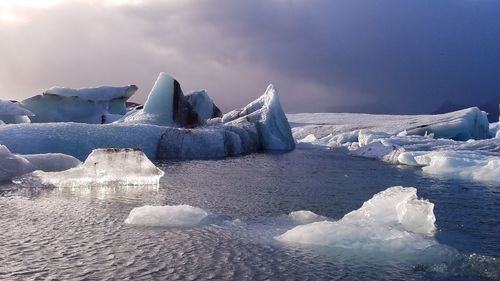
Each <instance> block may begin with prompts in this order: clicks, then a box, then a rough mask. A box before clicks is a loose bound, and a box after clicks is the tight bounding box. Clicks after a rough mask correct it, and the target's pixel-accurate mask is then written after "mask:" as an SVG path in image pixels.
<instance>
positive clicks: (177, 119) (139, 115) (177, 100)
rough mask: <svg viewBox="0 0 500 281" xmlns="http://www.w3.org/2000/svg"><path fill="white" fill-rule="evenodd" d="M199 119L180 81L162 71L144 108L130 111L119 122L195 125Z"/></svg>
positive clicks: (180, 125)
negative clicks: (183, 91)
mask: <svg viewBox="0 0 500 281" xmlns="http://www.w3.org/2000/svg"><path fill="white" fill-rule="evenodd" d="M198 121H199V120H198V114H196V112H195V111H193V109H192V108H191V105H190V104H189V102H188V101H187V99H186V98H185V97H184V94H183V93H182V89H181V86H180V84H179V82H177V80H175V79H174V78H172V77H170V76H169V75H168V74H166V73H164V72H162V73H160V75H159V76H158V78H157V79H156V82H155V84H154V86H153V89H151V92H150V93H149V96H148V99H147V100H146V103H145V104H144V108H143V109H139V110H136V111H133V112H130V113H129V114H127V115H126V116H125V117H123V118H122V119H120V120H119V121H118V122H124V123H134V124H152V125H160V126H171V127H193V126H195V125H197V124H198Z"/></svg>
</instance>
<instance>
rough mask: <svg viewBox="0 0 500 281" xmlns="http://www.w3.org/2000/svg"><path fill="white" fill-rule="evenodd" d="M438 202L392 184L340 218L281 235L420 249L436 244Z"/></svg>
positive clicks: (283, 237)
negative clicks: (418, 196) (436, 208)
mask: <svg viewBox="0 0 500 281" xmlns="http://www.w3.org/2000/svg"><path fill="white" fill-rule="evenodd" d="M433 209H434V204H432V203H431V202H429V201H426V200H422V199H418V198H417V190H416V189H415V188H413V187H407V188H405V187H401V186H396V187H390V188H388V189H386V190H384V191H382V192H379V193H377V194H375V195H374V196H373V197H372V198H371V199H370V200H368V201H366V202H365V203H364V204H363V206H361V208H359V209H357V210H355V211H352V212H350V213H348V214H347V215H345V216H344V217H343V218H342V219H341V220H339V221H326V220H324V221H320V222H313V223H309V224H304V225H299V226H296V227H295V228H292V229H290V230H288V231H287V232H285V233H283V234H281V235H279V236H277V237H276V239H278V240H280V241H283V242H291V243H299V244H312V245H321V246H333V247H342V248H360V249H379V250H405V251H407V250H408V251H411V250H420V249H425V248H428V247H430V246H432V245H436V244H437V242H436V241H435V240H434V239H433V238H432V235H433V233H434V231H435V230H436V226H435V224H434V223H435V221H436V218H435V217H434V213H433Z"/></svg>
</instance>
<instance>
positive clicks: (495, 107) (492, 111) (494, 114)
mask: <svg viewBox="0 0 500 281" xmlns="http://www.w3.org/2000/svg"><path fill="white" fill-rule="evenodd" d="M473 106H477V107H479V109H481V110H482V111H486V112H488V121H489V122H490V123H493V122H498V116H499V114H500V108H499V106H500V98H497V99H494V100H491V101H489V102H486V103H483V104H480V105H472V104H469V105H467V104H456V103H454V102H452V101H450V100H447V101H445V102H444V103H443V104H441V105H440V106H439V107H438V109H436V110H435V111H434V112H432V114H441V113H447V112H451V111H456V110H460V109H464V108H468V107H473Z"/></svg>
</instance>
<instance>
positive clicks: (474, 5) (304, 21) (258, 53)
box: [0, 0, 500, 113]
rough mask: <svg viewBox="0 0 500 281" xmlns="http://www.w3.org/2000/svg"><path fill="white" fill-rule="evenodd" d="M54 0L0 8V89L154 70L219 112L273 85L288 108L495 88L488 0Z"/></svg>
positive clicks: (428, 108)
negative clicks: (1, 16) (117, 1)
mask: <svg viewBox="0 0 500 281" xmlns="http://www.w3.org/2000/svg"><path fill="white" fill-rule="evenodd" d="M132 2H134V3H132V4H124V5H108V4H99V3H101V2H100V1H84V0H82V1H60V3H58V4H54V5H52V6H50V7H44V8H29V7H16V10H15V13H16V14H17V15H19V17H20V19H19V20H18V21H16V22H12V21H5V20H4V21H1V20H0V85H1V92H0V97H1V98H9V99H18V100H20V99H24V98H27V97H29V96H32V95H35V94H38V93H40V92H42V91H43V90H44V89H46V88H49V87H51V86H54V85H58V86H68V87H86V86H97V85H103V84H105V85H124V84H136V85H138V86H139V91H138V93H137V94H136V96H134V97H133V100H134V101H137V102H144V101H145V99H146V97H147V94H148V92H149V90H150V89H151V87H152V85H153V83H154V81H155V79H156V77H157V75H158V73H159V72H161V71H164V72H167V73H169V74H171V75H172V76H174V77H176V78H177V79H178V80H179V82H180V83H181V85H182V88H183V90H184V92H189V91H190V90H194V89H200V88H205V89H207V90H208V93H209V95H211V96H212V97H213V98H214V100H215V101H216V103H217V104H218V105H220V107H221V108H222V109H223V110H226V111H227V110H230V109H231V108H234V107H241V106H243V105H245V104H246V103H248V102H249V101H251V100H252V99H254V98H255V97H257V96H258V95H260V94H261V93H262V92H263V91H264V90H265V88H266V86H267V84H269V83H271V82H272V83H274V84H275V85H276V86H277V88H278V90H279V91H280V94H281V99H282V104H283V106H284V107H285V109H286V111H288V112H313V111H364V112H377V113H380V112H386V113H425V112H432V111H433V110H435V109H436V108H437V107H438V106H439V105H440V104H441V103H443V102H444V101H445V100H453V101H455V102H456V103H468V104H480V103H484V102H486V101H489V100H492V99H495V98H498V97H499V96H500V1H488V0H484V1H470V0H467V1H466V0H441V1H435V0H428V1H427V0H418V1H417V0H415V1H401V0H394V1H390V0H381V1H373V0H366V1H351V0H345V1H334V0H332V1H326V0H325V1H320V0H307V1H306V0H303V1H301V0H253V1H234V0H220V1H189V0H185V1H156V0H152V1H132Z"/></svg>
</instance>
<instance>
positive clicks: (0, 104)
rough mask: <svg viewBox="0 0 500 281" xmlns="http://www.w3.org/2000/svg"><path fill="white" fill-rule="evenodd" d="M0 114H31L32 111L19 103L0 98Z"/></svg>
mask: <svg viewBox="0 0 500 281" xmlns="http://www.w3.org/2000/svg"><path fill="white" fill-rule="evenodd" d="M0 115H14V116H17V115H24V116H33V115H34V114H33V112H31V111H29V110H28V109H26V108H24V107H22V106H21V105H19V104H16V103H13V102H11V101H8V100H2V99H0Z"/></svg>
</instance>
